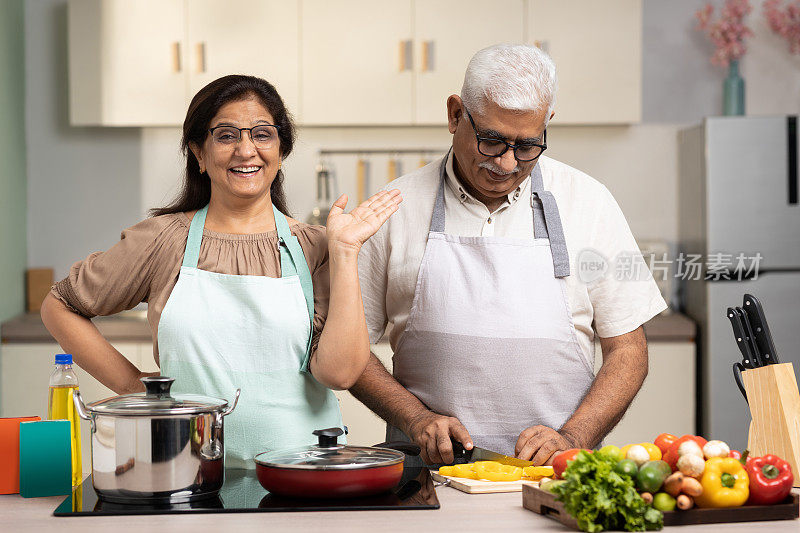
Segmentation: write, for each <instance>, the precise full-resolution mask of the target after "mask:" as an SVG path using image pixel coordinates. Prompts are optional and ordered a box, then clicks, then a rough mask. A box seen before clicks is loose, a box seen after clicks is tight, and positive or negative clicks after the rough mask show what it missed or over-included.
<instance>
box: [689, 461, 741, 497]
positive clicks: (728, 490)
mask: <svg viewBox="0 0 800 533" xmlns="http://www.w3.org/2000/svg"><path fill="white" fill-rule="evenodd" d="M700 484H701V485H702V486H703V493H702V494H701V495H700V496H697V497H696V498H695V499H694V502H695V503H696V504H697V506H698V507H739V506H740V505H744V502H746V501H747V498H748V497H749V496H750V478H749V477H748V475H747V470H745V469H744V465H742V463H740V462H739V460H738V459H734V458H733V457H712V458H711V459H709V460H708V461H706V468H705V470H704V471H703V477H701V478H700Z"/></svg>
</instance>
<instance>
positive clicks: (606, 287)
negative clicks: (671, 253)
mask: <svg viewBox="0 0 800 533" xmlns="http://www.w3.org/2000/svg"><path fill="white" fill-rule="evenodd" d="M599 196H600V197H599V202H600V205H599V206H598V210H597V216H596V218H595V223H594V228H593V232H592V239H591V242H592V244H593V246H592V247H593V250H592V251H591V252H589V253H595V252H596V253H598V254H600V255H601V256H602V257H603V258H604V259H605V261H606V264H607V266H608V269H607V270H606V272H605V275H604V276H602V277H601V278H600V279H597V280H594V281H590V282H589V283H588V287H587V289H588V293H589V301H590V302H591V305H592V308H593V313H594V327H595V329H596V330H597V333H598V335H599V336H600V337H616V336H618V335H622V334H624V333H629V332H631V331H633V330H635V329H636V328H638V327H639V326H641V325H642V324H644V323H645V322H647V321H648V320H650V319H651V318H653V317H654V316H655V315H657V314H658V313H660V312H661V311H663V310H664V309H666V308H667V305H666V302H664V298H662V296H661V293H660V292H659V290H658V286H657V285H656V282H655V280H653V278H652V276H651V275H650V272H649V270H648V268H647V266H646V264H645V263H644V261H643V259H642V255H641V252H640V251H639V247H638V245H637V244H636V240H635V239H634V238H633V234H632V233H631V230H630V227H629V226H628V222H627V221H626V220H625V215H623V214H622V210H621V209H620V208H619V205H617V202H616V200H614V197H613V196H612V195H611V193H610V192H609V191H608V189H606V188H605V187H602V189H601V194H600V195H599ZM583 253H587V252H586V251H582V254H583ZM580 261H581V257H579V258H578V262H579V263H580ZM579 268H580V265H579ZM579 275H580V271H579Z"/></svg>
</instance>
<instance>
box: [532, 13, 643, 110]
mask: <svg viewBox="0 0 800 533" xmlns="http://www.w3.org/2000/svg"><path fill="white" fill-rule="evenodd" d="M528 2H529V3H528V28H529V29H528V37H527V42H528V43H530V44H540V46H541V47H542V48H543V49H545V50H546V51H547V52H548V53H549V54H550V56H551V57H552V58H553V61H555V64H556V72H557V73H558V94H557V96H556V107H555V112H556V115H555V118H554V119H553V121H554V123H556V124H627V123H633V122H638V121H640V120H641V115H642V111H641V108H642V4H641V0H604V1H603V2H590V1H586V0H560V1H558V2H553V1H552V0H528Z"/></svg>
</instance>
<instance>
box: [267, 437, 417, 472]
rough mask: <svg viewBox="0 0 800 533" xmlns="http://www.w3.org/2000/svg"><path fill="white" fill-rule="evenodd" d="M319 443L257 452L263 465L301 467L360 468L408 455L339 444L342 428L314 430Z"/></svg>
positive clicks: (384, 464)
mask: <svg viewBox="0 0 800 533" xmlns="http://www.w3.org/2000/svg"><path fill="white" fill-rule="evenodd" d="M313 434H314V435H316V436H317V437H318V440H319V442H318V443H317V444H313V445H310V446H301V447H297V448H291V449H288V450H276V451H274V452H264V453H260V454H258V455H256V457H255V461H256V463H257V464H259V465H262V466H268V467H274V468H289V469H298V470H356V469H361V468H375V467H379V466H390V465H395V464H398V463H402V462H403V459H405V455H404V454H403V453H402V452H398V451H395V450H390V449H388V448H370V447H367V446H347V445H344V444H338V443H337V442H336V439H337V437H339V436H341V435H343V434H344V431H342V428H328V429H319V430H317V431H314V432H313Z"/></svg>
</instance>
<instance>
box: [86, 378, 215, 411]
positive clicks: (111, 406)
mask: <svg viewBox="0 0 800 533" xmlns="http://www.w3.org/2000/svg"><path fill="white" fill-rule="evenodd" d="M141 381H142V383H144V386H145V389H146V392H137V393H133V394H124V395H122V396H114V397H113V398H106V399H105V400H100V401H97V402H94V403H90V404H89V405H87V406H86V410H87V411H90V412H93V413H97V414H103V415H117V416H156V415H165V416H172V415H191V414H202V413H212V412H215V411H222V410H224V409H225V408H226V407H227V406H228V400H224V399H219V398H211V397H208V396H201V395H199V394H174V395H173V394H170V391H169V389H170V387H171V386H172V383H173V382H174V381H175V379H174V378H170V377H167V376H152V377H146V378H142V379H141Z"/></svg>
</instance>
